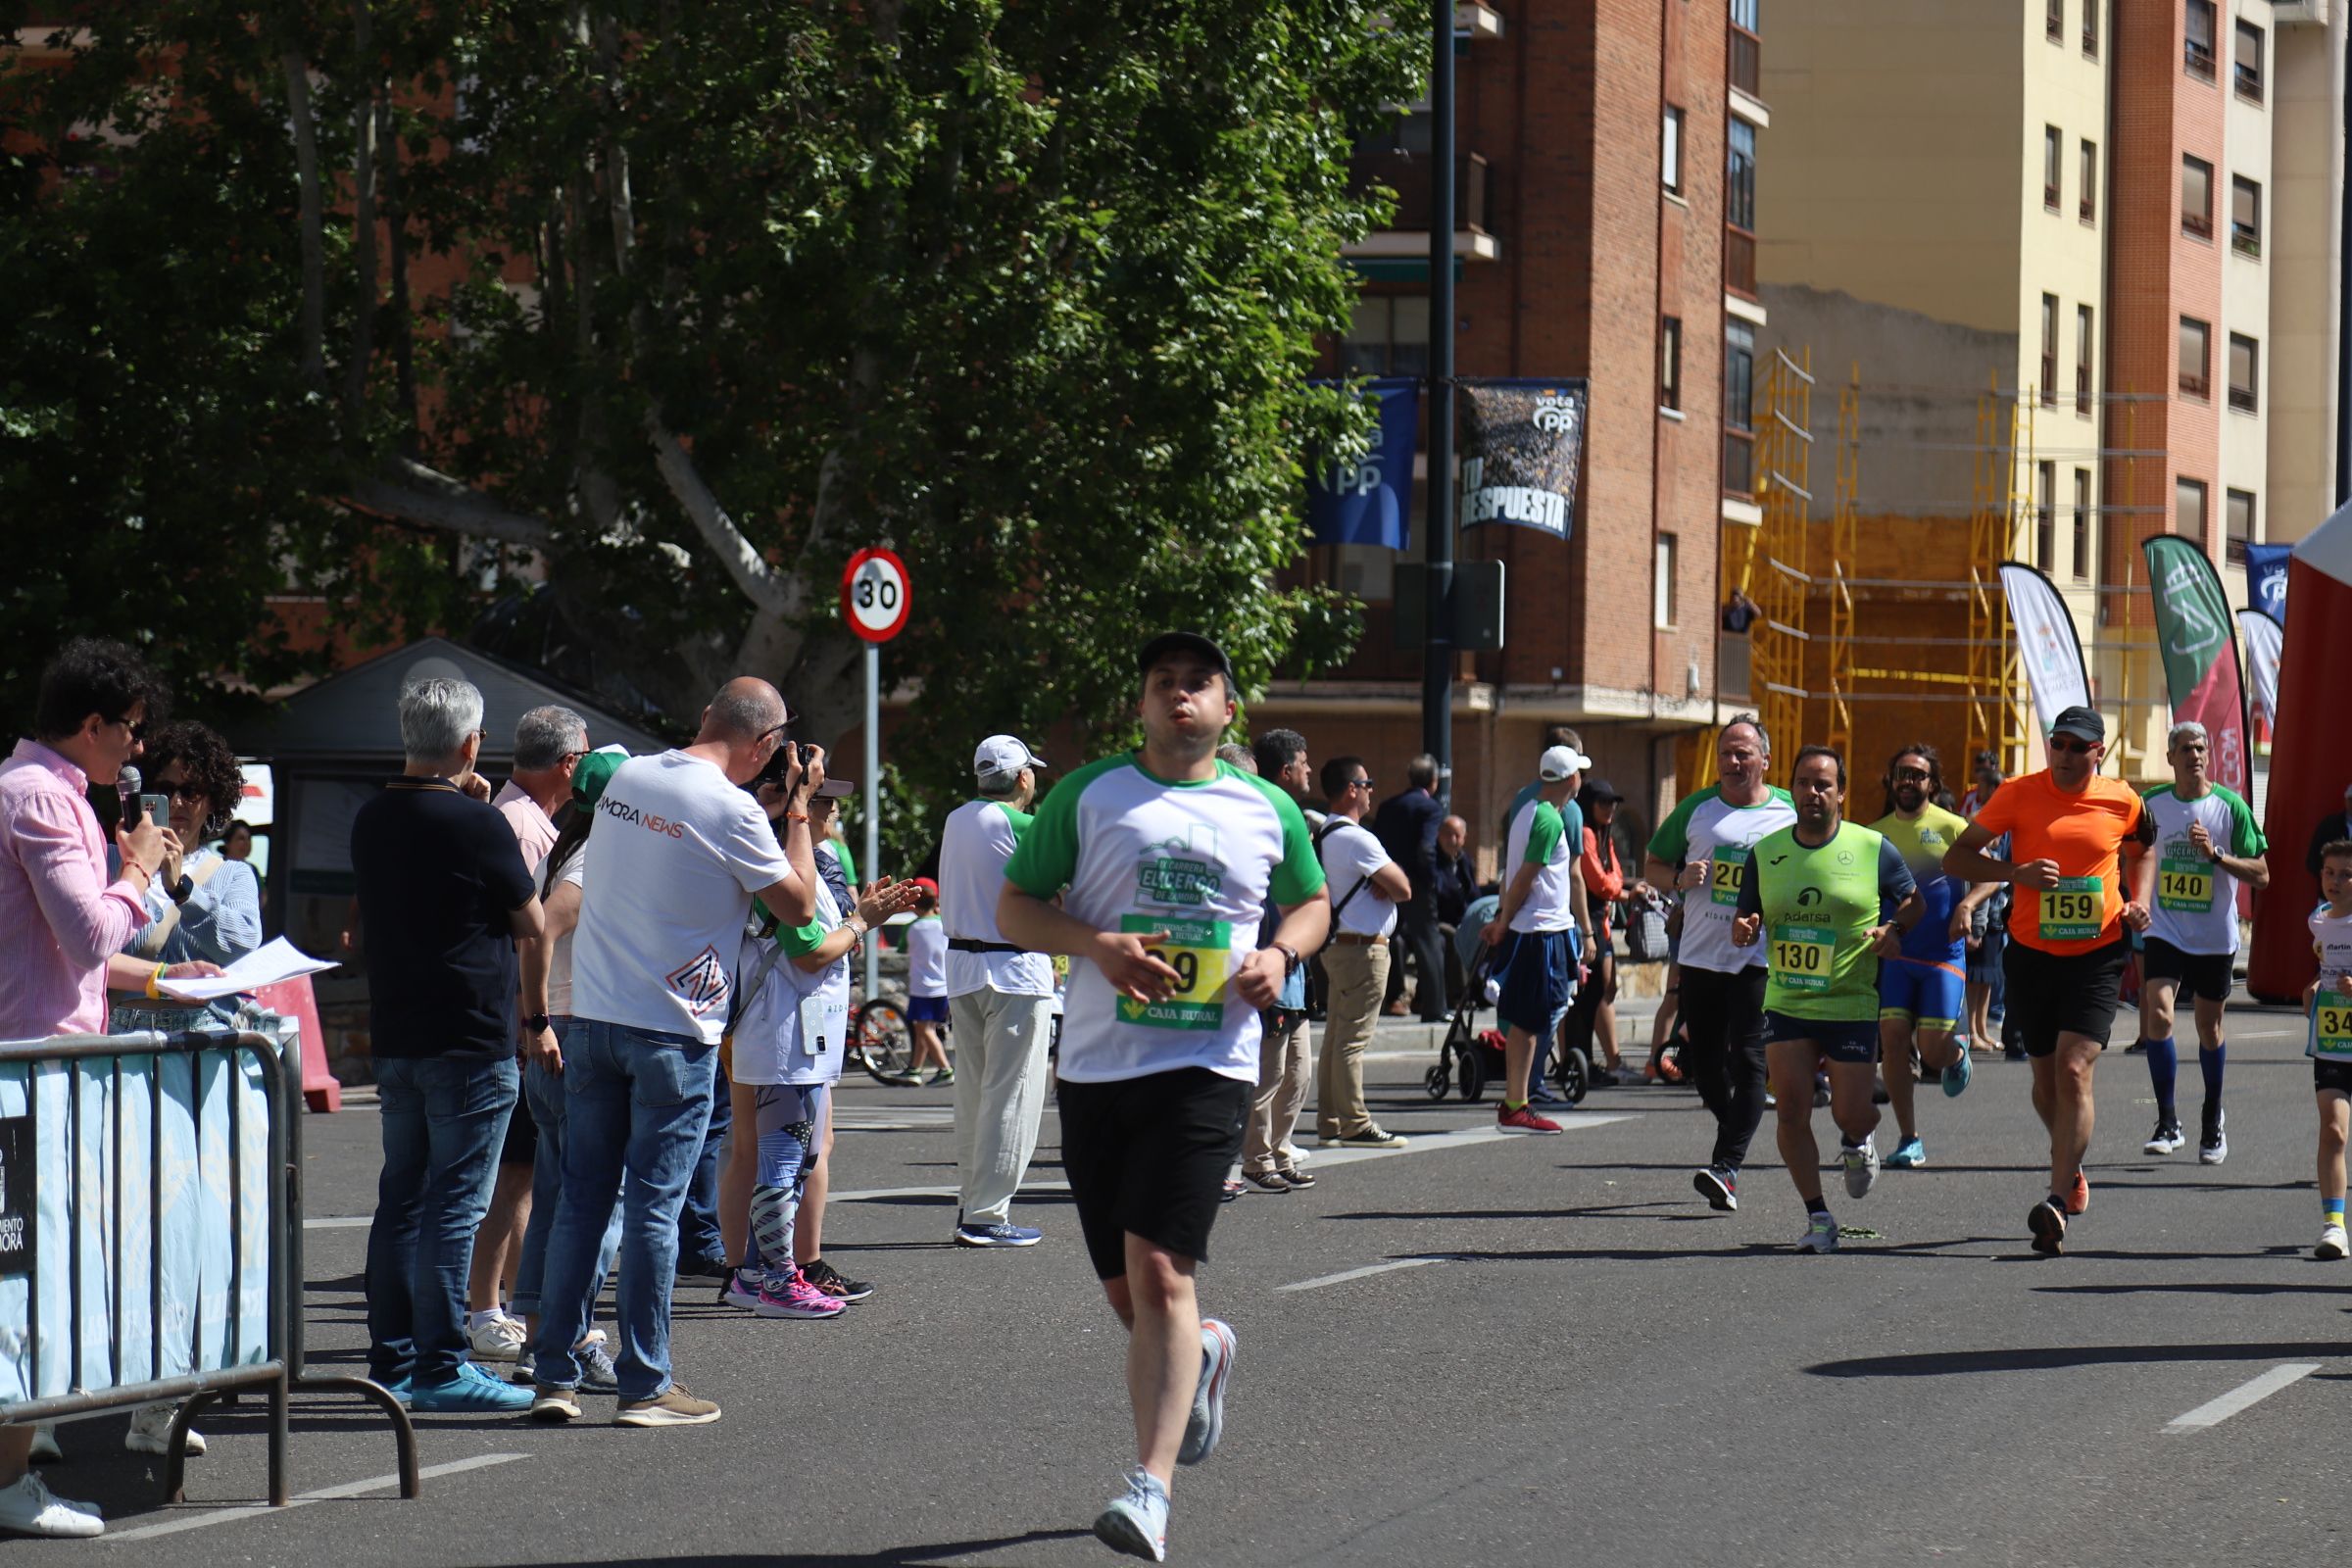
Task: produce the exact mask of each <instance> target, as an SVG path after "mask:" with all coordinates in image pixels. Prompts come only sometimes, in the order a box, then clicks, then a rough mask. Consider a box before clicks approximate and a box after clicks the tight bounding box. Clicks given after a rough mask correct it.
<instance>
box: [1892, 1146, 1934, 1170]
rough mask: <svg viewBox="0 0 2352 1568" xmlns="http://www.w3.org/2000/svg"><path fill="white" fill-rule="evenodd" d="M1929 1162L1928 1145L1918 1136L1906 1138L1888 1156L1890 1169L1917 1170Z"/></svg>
mask: <svg viewBox="0 0 2352 1568" xmlns="http://www.w3.org/2000/svg"><path fill="white" fill-rule="evenodd" d="M1927 1162H1928V1146H1927V1145H1925V1144H1923V1143H1921V1142H1920V1141H1919V1140H1918V1139H1916V1138H1906V1139H1904V1140H1903V1141H1902V1142H1901V1143H1899V1144H1896V1145H1895V1146H1894V1152H1893V1153H1891V1154H1888V1155H1887V1169H1888V1170H1917V1169H1919V1168H1920V1167H1921V1166H1922V1165H1925V1164H1926V1163H1927Z"/></svg>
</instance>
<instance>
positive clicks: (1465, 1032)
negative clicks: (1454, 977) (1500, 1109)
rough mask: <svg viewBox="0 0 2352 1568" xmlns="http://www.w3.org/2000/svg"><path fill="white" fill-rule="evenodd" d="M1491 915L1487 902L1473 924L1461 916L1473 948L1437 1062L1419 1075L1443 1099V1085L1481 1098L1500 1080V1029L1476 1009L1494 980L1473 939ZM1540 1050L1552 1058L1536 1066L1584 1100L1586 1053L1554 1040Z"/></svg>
mask: <svg viewBox="0 0 2352 1568" xmlns="http://www.w3.org/2000/svg"><path fill="white" fill-rule="evenodd" d="M1495 902H1496V901H1495V900H1494V899H1492V898H1488V899H1483V900H1481V901H1480V903H1482V904H1486V905H1488V906H1490V908H1489V909H1488V910H1486V911H1483V918H1481V919H1480V920H1479V923H1478V924H1476V925H1474V924H1472V923H1471V919H1470V918H1469V917H1467V916H1466V917H1465V918H1464V919H1463V921H1462V925H1461V932H1460V935H1462V936H1467V937H1468V938H1469V939H1470V944H1471V945H1472V947H1473V949H1474V951H1472V952H1471V954H1470V955H1469V956H1468V957H1466V958H1465V959H1464V960H1463V965H1462V967H1463V969H1464V970H1465V975H1464V978H1463V981H1462V993H1461V995H1460V996H1458V997H1456V998H1455V999H1454V1004H1453V1016H1452V1017H1451V1018H1449V1019H1447V1020H1446V1038H1445V1039H1444V1040H1442V1041H1440V1042H1439V1043H1438V1059H1437V1062H1436V1063H1435V1065H1433V1066H1432V1067H1431V1068H1430V1069H1429V1071H1428V1072H1427V1073H1425V1074H1424V1075H1423V1076H1422V1080H1421V1087H1422V1088H1423V1089H1425V1090H1427V1091H1428V1093H1429V1098H1430V1099H1432V1100H1444V1099H1445V1098H1446V1090H1447V1088H1449V1087H1455V1086H1458V1087H1459V1088H1460V1091H1461V1096H1462V1099H1463V1100H1464V1101H1466V1102H1469V1103H1473V1104H1475V1103H1478V1101H1480V1100H1481V1099H1483V1098H1485V1096H1486V1092H1487V1085H1488V1084H1489V1083H1492V1082H1498V1081H1500V1079H1501V1078H1502V1075H1503V1068H1504V1057H1503V1049H1502V1048H1503V1034H1502V1031H1501V1030H1500V1029H1481V1028H1480V1027H1479V1026H1478V1013H1479V1009H1480V1008H1482V1007H1484V1006H1486V1005H1487V994H1488V988H1489V986H1491V985H1492V984H1493V983H1494V980H1493V970H1494V966H1495V950H1494V949H1493V948H1490V947H1488V946H1487V945H1486V944H1485V943H1484V942H1481V941H1479V940H1478V937H1477V932H1478V931H1479V929H1480V927H1481V926H1483V925H1484V923H1485V920H1486V919H1492V918H1493V911H1492V908H1491V906H1493V905H1494V904H1495ZM1471 914H1472V915H1474V916H1475V915H1481V914H1482V911H1481V910H1480V909H1479V907H1478V905H1475V904H1474V905H1472V906H1471ZM1457 940H1458V938H1457ZM1545 1054H1546V1055H1551V1056H1556V1060H1555V1061H1553V1062H1550V1063H1546V1062H1545V1061H1543V1060H1538V1061H1537V1062H1536V1067H1535V1070H1536V1071H1538V1072H1544V1071H1547V1070H1548V1071H1549V1072H1550V1073H1551V1075H1552V1078H1553V1080H1554V1081H1555V1082H1556V1083H1557V1084H1558V1085H1559V1087H1560V1093H1561V1094H1562V1095H1564V1096H1566V1097H1567V1099H1568V1101H1569V1103H1571V1104H1574V1103H1579V1102H1581V1101H1583V1099H1584V1098H1585V1096H1586V1095H1587V1094H1588V1093H1589V1092H1591V1090H1592V1087H1593V1063H1592V1061H1591V1059H1590V1058H1589V1057H1587V1056H1586V1054H1584V1053H1583V1052H1582V1051H1576V1050H1561V1049H1559V1047H1558V1046H1557V1044H1556V1043H1553V1049H1552V1051H1550V1052H1546V1053H1545Z"/></svg>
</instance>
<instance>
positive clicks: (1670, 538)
mask: <svg viewBox="0 0 2352 1568" xmlns="http://www.w3.org/2000/svg"><path fill="white" fill-rule="evenodd" d="M1674 557H1675V541H1674V535H1672V534H1670V533H1662V534H1660V535H1658V550H1657V562H1656V571H1655V575H1654V576H1652V577H1651V579H1650V590H1649V618H1650V622H1651V624H1653V625H1655V626H1658V627H1661V628H1663V629H1666V630H1672V629H1673V627H1674Z"/></svg>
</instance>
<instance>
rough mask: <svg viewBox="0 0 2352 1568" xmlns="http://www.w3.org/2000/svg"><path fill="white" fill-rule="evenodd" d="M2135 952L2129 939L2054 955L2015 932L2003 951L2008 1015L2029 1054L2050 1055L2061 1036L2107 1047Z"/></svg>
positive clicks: (2122, 938)
mask: <svg viewBox="0 0 2352 1568" xmlns="http://www.w3.org/2000/svg"><path fill="white" fill-rule="evenodd" d="M2130 957H2131V942H2130V941H2129V940H2128V939H2126V938H2124V937H2118V938H2116V939H2115V940H2114V941H2113V942H2110V943H2108V944H2107V946H2105V947H2103V948H2093V949H2091V950H2090V951H2089V952H2088V953H2069V954H2054V953H2044V952H2042V951H2041V950H2040V949H2039V948H2029V947H2027V946H2026V945H2025V944H2024V943H2023V942H2019V941H2017V940H2015V938H2014V936H2013V937H2012V939H2011V941H2010V943H2009V951H2008V952H2006V953H2004V954H2003V955H2001V974H2002V977H2003V979H2004V980H2005V982H2006V989H2007V992H2008V998H2007V1001H2008V1008H2009V1018H2010V1021H2011V1022H2013V1023H2015V1024H2016V1025H2017V1030H2018V1037H2019V1040H2020V1041H2021V1043H2022V1044H2023V1045H2024V1046H2025V1048H2026V1054H2027V1055H2029V1056H2046V1055H2048V1054H2050V1053H2052V1052H2054V1051H2056V1050H2057V1049H2058V1037H2059V1036H2060V1035H2062V1034H2076V1035H2082V1036H2085V1037H2086V1038H2088V1039H2091V1040H2096V1041H2097V1042H2098V1043H2099V1048H2100V1049H2101V1050H2105V1049H2106V1046H2107V1036H2108V1033H2109V1031H2111V1030H2112V1029H2113V1028H2114V1027H2115V1008H2116V1004H2117V999H2118V998H2119V997H2120V996H2121V995H2122V991H2123V983H2124V964H2125V961H2126V960H2127V959H2129V958H2130Z"/></svg>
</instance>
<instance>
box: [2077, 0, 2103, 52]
mask: <svg viewBox="0 0 2352 1568" xmlns="http://www.w3.org/2000/svg"><path fill="white" fill-rule="evenodd" d="M2104 3H2105V0H2082V52H2083V53H2084V54H2086V55H2088V56H2089V57H2090V58H2091V59H2093V60H2096V59H2098V58H2099V7H2100V6H2101V5H2103V4H2104Z"/></svg>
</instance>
